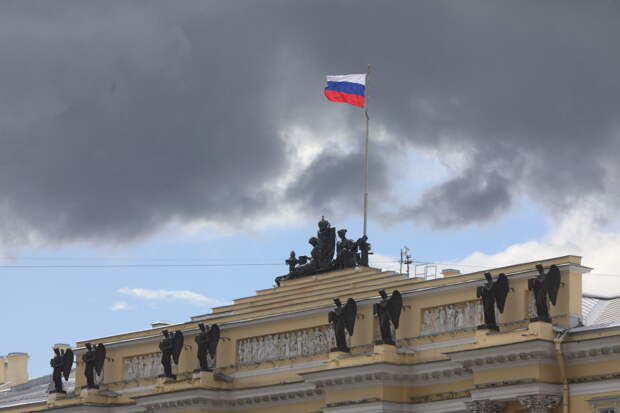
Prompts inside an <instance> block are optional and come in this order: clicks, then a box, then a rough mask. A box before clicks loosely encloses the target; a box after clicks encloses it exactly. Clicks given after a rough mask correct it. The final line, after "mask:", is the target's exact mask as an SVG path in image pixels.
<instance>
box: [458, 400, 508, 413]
mask: <svg viewBox="0 0 620 413" xmlns="http://www.w3.org/2000/svg"><path fill="white" fill-rule="evenodd" d="M465 406H467V411H469V412H470V413H501V412H502V411H504V403H500V402H496V401H493V400H476V401H473V402H465Z"/></svg>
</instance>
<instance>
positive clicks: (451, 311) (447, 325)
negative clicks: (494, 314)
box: [421, 301, 482, 335]
mask: <svg viewBox="0 0 620 413" xmlns="http://www.w3.org/2000/svg"><path fill="white" fill-rule="evenodd" d="M480 324H482V305H481V304H480V301H469V302H465V303H458V304H447V305H441V306H438V307H432V308H426V309H424V311H423V313H422V331H421V334H424V335H427V334H438V333H443V332H447V331H454V330H460V329H463V328H472V327H476V326H478V325H480Z"/></svg>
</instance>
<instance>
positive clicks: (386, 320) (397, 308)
mask: <svg viewBox="0 0 620 413" xmlns="http://www.w3.org/2000/svg"><path fill="white" fill-rule="evenodd" d="M379 295H380V296H381V301H379V302H378V303H375V305H374V306H373V314H374V315H377V316H379V328H380V330H381V342H380V343H378V344H391V345H396V343H395V342H394V337H393V334H392V326H391V324H393V325H394V331H396V330H397V329H398V323H399V321H400V312H401V310H402V308H403V298H402V296H401V295H400V292H399V291H398V290H394V291H392V297H390V298H388V295H387V293H386V292H385V290H379Z"/></svg>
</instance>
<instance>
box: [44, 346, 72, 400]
mask: <svg viewBox="0 0 620 413" xmlns="http://www.w3.org/2000/svg"><path fill="white" fill-rule="evenodd" d="M54 354H55V356H54V358H52V359H51V360H50V366H51V367H52V369H53V372H52V380H53V381H54V390H51V391H50V393H64V394H66V393H67V392H66V391H64V390H63V388H62V378H63V377H64V378H65V381H66V380H69V374H71V368H72V367H73V358H74V357H73V351H71V349H70V348H68V349H66V350H61V349H59V348H57V347H55V348H54Z"/></svg>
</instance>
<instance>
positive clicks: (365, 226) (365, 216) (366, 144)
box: [364, 65, 370, 236]
mask: <svg viewBox="0 0 620 413" xmlns="http://www.w3.org/2000/svg"><path fill="white" fill-rule="evenodd" d="M369 76H370V65H368V70H367V71H366V85H365V88H364V92H365V93H364V94H365V95H366V96H365V99H364V113H365V115H366V142H365V144H364V236H366V235H367V234H366V232H367V231H366V230H367V225H368V120H369V117H368V77H369Z"/></svg>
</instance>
